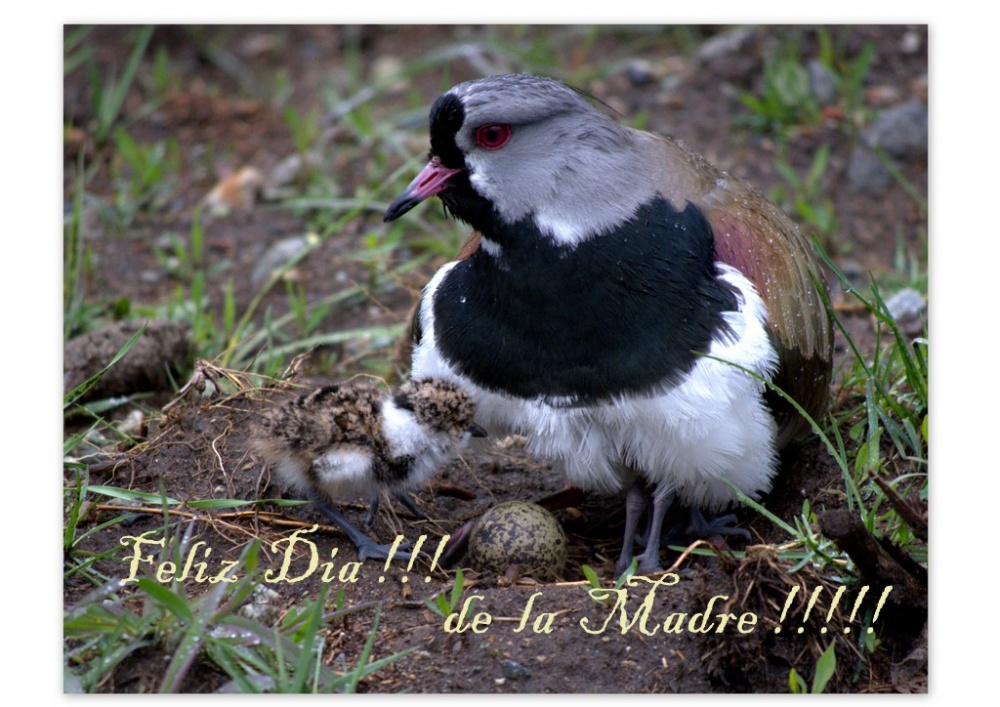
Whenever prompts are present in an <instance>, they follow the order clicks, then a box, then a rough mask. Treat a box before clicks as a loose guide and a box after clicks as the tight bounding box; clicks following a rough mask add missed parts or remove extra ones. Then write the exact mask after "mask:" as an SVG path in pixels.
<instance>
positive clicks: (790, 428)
mask: <svg viewBox="0 0 1000 707" xmlns="http://www.w3.org/2000/svg"><path fill="white" fill-rule="evenodd" d="M661 144H662V151H663V153H664V155H665V159H664V161H663V163H664V164H665V165H667V166H668V167H667V171H666V172H665V173H664V175H663V179H662V180H661V182H662V183H663V184H664V185H665V186H664V189H663V194H664V196H666V197H667V198H668V199H670V200H671V201H672V202H674V204H675V206H683V205H684V204H683V202H686V201H690V202H692V203H694V204H695V205H696V206H698V207H699V208H701V209H702V211H703V213H704V214H705V216H706V218H707V219H708V221H709V223H710V224H711V225H712V230H713V234H714V238H715V252H716V258H717V259H718V260H719V261H721V262H724V263H727V264H729V265H732V266H733V267H735V268H737V269H738V270H739V271H740V272H742V273H743V274H744V275H746V276H747V278H748V279H749V280H750V281H751V282H753V283H754V285H755V286H756V288H757V290H758V292H759V293H760V295H761V298H762V299H763V300H764V303H765V305H766V307H767V312H768V322H767V326H768V330H769V332H770V333H771V338H772V341H773V343H774V345H775V348H776V349H777V352H778V358H779V370H778V373H777V375H776V376H775V378H774V381H773V382H774V384H775V385H776V386H777V387H779V388H781V390H783V391H785V392H786V393H788V394H789V395H790V396H791V397H792V398H793V399H794V400H795V401H796V402H798V403H799V404H800V405H801V406H802V407H803V408H804V409H805V410H806V412H808V413H809V415H810V416H811V417H813V418H814V419H817V418H819V417H820V416H821V415H822V413H823V411H824V409H825V407H826V404H827V401H828V398H829V387H830V377H831V361H832V357H833V325H832V322H831V321H830V317H829V314H828V313H827V311H826V307H825V306H824V303H823V299H822V297H821V296H820V290H819V288H821V287H824V286H825V285H824V284H823V280H824V278H823V276H822V275H821V270H820V264H819V261H818V259H817V256H816V253H815V251H814V249H813V247H812V245H811V244H810V243H809V242H808V241H807V240H806V238H805V237H804V236H803V235H802V233H801V232H800V231H799V229H798V227H797V226H796V225H795V224H794V223H793V222H792V221H791V219H789V218H788V216H787V215H786V214H785V213H784V212H783V211H781V209H779V208H778V207H777V206H775V205H774V204H773V203H771V202H770V201H769V200H768V199H766V198H764V196H763V195H762V194H761V193H760V192H758V191H757V190H756V189H754V188H753V187H752V186H750V185H749V184H747V183H746V182H743V181H742V180H739V179H735V178H733V177H730V176H729V175H727V174H725V173H724V172H721V171H720V170H718V169H717V168H715V167H713V166H712V165H711V164H709V163H708V162H707V161H706V160H705V159H704V158H702V157H700V156H699V155H697V154H695V153H693V152H691V151H689V150H687V149H686V148H685V147H684V146H682V145H679V144H678V143H676V142H672V141H669V140H664V141H662V143H661ZM678 202H680V203H678ZM770 397H771V401H772V409H773V410H774V412H775V417H776V418H777V420H778V426H779V432H778V446H779V448H780V447H783V446H784V445H785V444H787V443H788V442H789V441H791V440H792V439H794V438H795V437H797V436H799V435H800V434H801V433H802V432H804V431H806V430H807V429H808V427H809V426H808V423H807V422H806V421H805V419H804V418H802V417H801V415H799V413H798V412H797V411H796V410H795V409H794V408H793V407H792V406H790V405H788V404H787V403H785V402H784V401H783V400H781V399H780V398H779V397H778V396H776V395H775V394H774V393H773V392H772V393H771V396H770Z"/></svg>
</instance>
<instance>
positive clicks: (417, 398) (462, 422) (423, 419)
mask: <svg viewBox="0 0 1000 707" xmlns="http://www.w3.org/2000/svg"><path fill="white" fill-rule="evenodd" d="M392 401H393V403H394V404H395V405H396V407H397V408H399V409H401V410H408V411H410V412H412V413H413V417H414V418H415V419H416V420H417V422H418V423H420V424H421V425H424V426H426V427H428V428H430V429H431V430H434V431H435V432H443V433H445V434H447V435H448V436H450V437H454V438H461V437H464V436H465V435H466V434H471V436H473V437H483V436H485V434H486V433H485V432H483V431H482V429H481V428H480V427H479V426H478V425H476V424H475V423H474V422H473V418H475V416H476V405H475V403H473V401H472V398H470V397H469V395H468V393H466V392H465V391H464V390H463V389H462V388H460V387H459V386H458V385H456V384H455V383H451V382H449V381H445V380H441V379H440V378H418V379H411V380H408V381H406V382H405V383H403V384H402V385H401V386H399V389H398V390H397V391H396V394H395V395H394V396H393V399H392Z"/></svg>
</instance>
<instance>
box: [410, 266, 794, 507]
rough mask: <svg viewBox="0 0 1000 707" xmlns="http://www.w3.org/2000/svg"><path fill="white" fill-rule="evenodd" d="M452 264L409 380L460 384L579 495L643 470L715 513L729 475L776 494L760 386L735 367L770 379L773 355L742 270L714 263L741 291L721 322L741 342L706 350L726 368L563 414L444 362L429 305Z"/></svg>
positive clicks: (695, 372) (751, 489)
mask: <svg viewBox="0 0 1000 707" xmlns="http://www.w3.org/2000/svg"><path fill="white" fill-rule="evenodd" d="M453 266H454V263H450V264H448V265H446V266H444V267H443V268H441V269H440V270H439V271H438V272H437V274H436V275H435V277H434V278H433V279H432V280H431V282H430V283H429V284H428V286H427V289H426V292H425V296H424V299H423V303H422V305H421V312H420V317H421V325H422V328H423V332H424V333H423V338H422V340H421V342H420V344H419V345H418V346H417V348H416V349H415V351H414V356H413V376H415V377H423V376H435V377H441V378H446V379H450V380H454V381H457V382H458V383H460V384H461V385H463V386H464V387H465V388H466V389H467V390H468V391H469V393H470V394H471V395H472V396H473V398H474V399H475V401H476V404H477V406H478V414H477V418H476V420H477V422H478V423H479V424H480V425H482V426H483V427H485V428H487V430H489V431H490V432H491V434H496V433H508V432H515V433H518V434H522V435H524V436H526V437H527V438H528V447H527V449H528V451H529V452H531V453H533V454H535V455H537V456H539V457H542V458H545V459H548V460H550V461H551V462H552V463H553V464H554V465H555V466H556V467H557V468H559V469H561V470H562V472H563V473H564V474H565V475H566V477H567V479H568V481H569V482H570V483H572V484H573V485H575V486H579V487H581V488H588V489H594V490H599V491H604V492H615V491H621V490H623V489H625V488H626V487H627V486H628V485H629V484H630V483H631V481H632V480H633V479H634V478H635V475H636V473H638V472H641V473H643V474H644V475H645V476H646V477H647V478H648V479H649V480H650V481H651V482H653V483H656V484H657V485H659V486H660V488H661V491H674V492H676V493H677V495H678V497H679V498H680V499H681V500H682V501H684V502H686V503H690V504H695V505H699V506H701V507H703V508H705V509H706V510H709V511H711V510H717V509H719V508H721V507H723V506H725V505H726V504H727V503H729V502H730V501H731V500H732V494H731V492H730V491H729V489H728V487H726V485H725V484H724V483H723V482H722V479H723V478H728V479H729V480H730V481H732V482H733V483H734V484H736V486H738V487H739V488H740V489H741V490H743V491H744V492H745V493H747V494H748V495H751V496H757V495H759V494H760V493H762V492H764V491H766V490H768V489H769V488H770V484H771V479H772V477H773V476H774V473H775V470H776V466H777V460H776V454H775V451H774V435H775V430H776V426H775V423H774V420H773V418H772V417H771V415H770V413H769V411H768V409H767V407H766V405H765V403H764V401H763V398H762V394H763V392H764V384H763V383H762V382H761V381H759V380H757V379H756V378H754V377H753V376H751V375H749V374H747V373H745V372H744V371H743V370H740V368H737V367H736V366H742V367H743V368H746V369H747V370H749V371H753V372H754V373H755V374H757V375H759V376H761V377H763V378H765V379H768V380H769V379H770V378H771V376H773V374H774V371H775V370H776V368H777V354H776V352H775V350H774V347H773V346H772V344H771V342H770V339H769V338H768V335H767V331H766V329H765V326H764V323H765V319H766V312H765V309H764V305H763V302H762V301H761V299H760V296H759V295H758V294H757V291H756V289H755V288H754V286H753V284H752V283H751V282H750V281H749V280H748V279H747V278H745V277H744V276H743V275H742V274H740V273H739V271H737V270H735V269H734V268H732V267H730V266H728V265H725V264H722V263H719V264H718V268H719V271H720V279H723V280H725V281H726V282H728V283H729V284H730V285H732V286H733V287H735V288H736V290H737V291H738V292H739V297H738V299H739V305H738V306H739V309H738V311H734V312H726V313H724V315H723V316H724V317H725V319H726V322H727V323H728V324H729V326H730V327H731V329H732V330H733V332H734V334H735V335H734V336H727V337H720V338H718V339H717V340H715V341H713V342H712V345H711V347H710V349H709V353H710V355H712V356H716V357H718V358H720V359H723V360H724V361H727V362H729V363H723V362H721V361H718V360H714V359H711V358H701V359H699V360H698V361H697V362H696V363H695V365H694V368H693V369H692V371H691V373H690V374H689V375H688V376H687V377H686V378H685V380H684V381H683V383H681V384H680V385H678V386H676V387H673V388H670V389H664V390H663V391H661V392H654V393H652V394H650V395H648V396H646V397H638V396H634V395H629V396H623V397H621V398H619V399H615V400H612V401H608V402H603V403H598V404H594V405H590V406H586V407H576V408H557V407H552V406H551V405H548V404H546V403H544V402H542V401H541V400H538V399H535V400H525V399H522V398H514V397H510V396H507V395H501V394H498V393H494V392H490V391H487V390H484V389H482V388H480V387H478V386H476V385H475V384H472V383H471V382H470V381H468V380H466V379H464V378H463V377H462V376H460V375H459V374H458V373H457V372H456V371H455V370H454V368H452V366H451V365H449V364H448V363H447V362H446V361H445V360H444V359H443V357H442V356H441V354H440V351H439V350H438V348H437V345H436V341H435V335H434V314H433V308H432V307H431V306H430V302H431V298H432V295H433V292H434V291H435V290H436V288H437V287H438V286H439V285H440V283H441V281H442V279H443V278H444V277H445V275H446V274H447V272H448V271H449V270H450V268H451V267H453ZM730 363H731V364H735V365H730ZM632 469H634V470H638V472H637V471H632Z"/></svg>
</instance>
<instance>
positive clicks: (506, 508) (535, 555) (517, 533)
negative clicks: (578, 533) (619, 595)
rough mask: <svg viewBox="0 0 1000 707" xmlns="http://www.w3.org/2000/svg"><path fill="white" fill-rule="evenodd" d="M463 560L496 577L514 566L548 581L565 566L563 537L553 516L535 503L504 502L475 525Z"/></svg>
mask: <svg viewBox="0 0 1000 707" xmlns="http://www.w3.org/2000/svg"><path fill="white" fill-rule="evenodd" d="M465 559H466V563H467V564H468V566H469V567H471V568H472V569H474V570H477V571H479V572H493V573H495V574H498V575H500V574H504V573H506V572H507V569H508V568H509V567H510V566H511V565H518V568H519V572H520V574H522V575H531V576H533V577H535V578H536V579H549V578H552V577H556V576H558V575H560V574H561V573H562V571H563V568H564V567H565V566H566V534H565V533H564V532H563V529H562V527H561V526H560V525H559V522H558V521H557V520H556V519H555V516H553V515H552V514H551V513H549V512H548V511H547V510H545V509H544V508H542V507H541V506H539V505H538V504H537V503H528V502H527V501H508V502H507V503H501V504H499V505H497V506H494V507H493V508H491V509H490V510H488V511H486V513H484V514H483V515H482V516H481V517H480V518H479V520H478V521H477V522H476V525H475V527H474V528H473V530H472V534H471V537H470V538H469V550H468V554H467V555H466V557H465Z"/></svg>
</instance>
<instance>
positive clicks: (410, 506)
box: [396, 491, 427, 520]
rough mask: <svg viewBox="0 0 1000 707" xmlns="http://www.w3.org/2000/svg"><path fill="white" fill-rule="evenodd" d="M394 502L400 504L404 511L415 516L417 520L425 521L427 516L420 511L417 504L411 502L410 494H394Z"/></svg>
mask: <svg viewBox="0 0 1000 707" xmlns="http://www.w3.org/2000/svg"><path fill="white" fill-rule="evenodd" d="M396 500H397V501H399V502H400V503H402V504H403V506H404V507H405V508H406V510H408V511H409V512H410V513H412V514H413V515H415V516H416V517H417V520H427V514H426V513H424V512H423V511H422V510H420V507H419V506H418V505H417V502H416V501H414V500H413V497H412V496H410V494H408V493H403V492H402V491H400V492H399V493H397V494H396Z"/></svg>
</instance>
